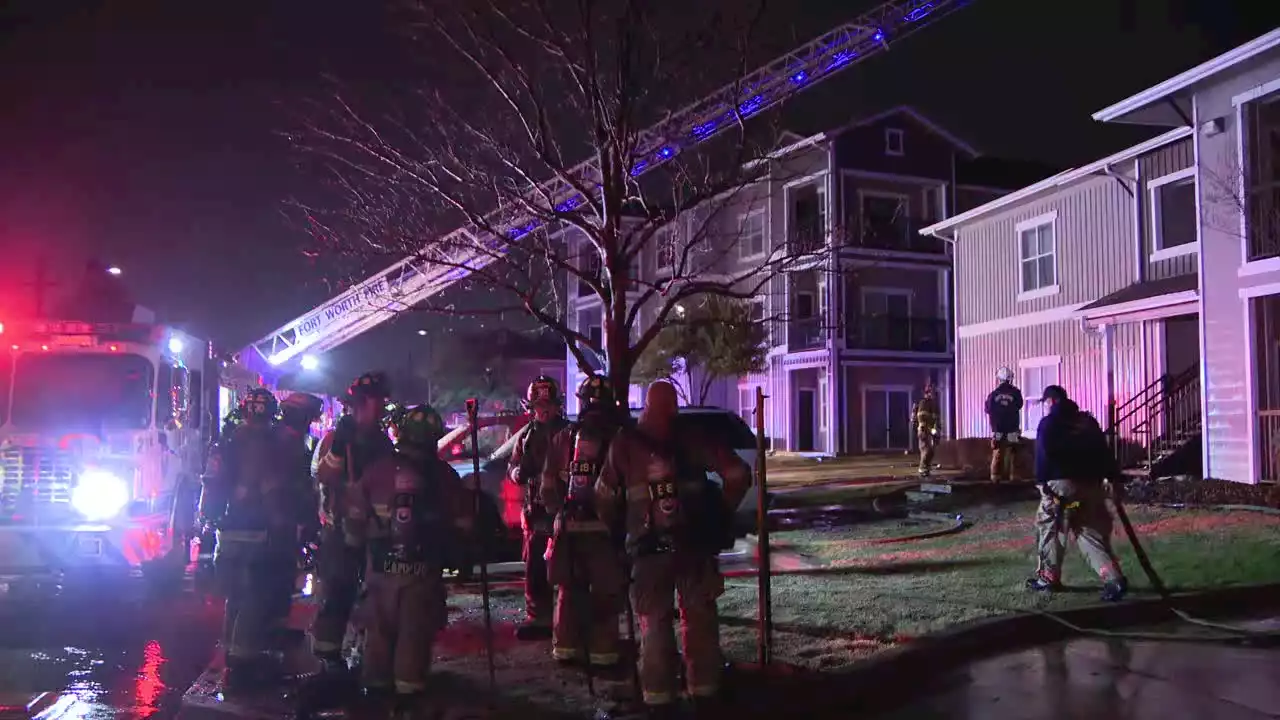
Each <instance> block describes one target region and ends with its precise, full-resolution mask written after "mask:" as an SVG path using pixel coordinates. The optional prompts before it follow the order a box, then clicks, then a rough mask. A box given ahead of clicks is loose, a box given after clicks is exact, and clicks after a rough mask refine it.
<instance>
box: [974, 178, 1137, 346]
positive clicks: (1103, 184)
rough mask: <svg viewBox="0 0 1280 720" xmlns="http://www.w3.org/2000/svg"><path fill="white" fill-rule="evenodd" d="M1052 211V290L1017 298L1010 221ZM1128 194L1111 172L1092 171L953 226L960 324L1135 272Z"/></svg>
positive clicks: (1083, 298) (1089, 290)
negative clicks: (1057, 189) (1041, 196)
mask: <svg viewBox="0 0 1280 720" xmlns="http://www.w3.org/2000/svg"><path fill="white" fill-rule="evenodd" d="M1052 211H1056V212H1057V214H1058V216H1057V219H1056V221H1055V227H1054V236H1055V248H1056V254H1057V273H1058V288H1059V292H1058V293H1056V294H1054V295H1049V296H1047V297H1039V298H1034V299H1030V300H1023V301H1019V300H1018V299H1017V295H1018V292H1019V289H1020V288H1021V267H1020V253H1019V241H1018V236H1017V234H1016V232H1015V226H1016V225H1017V224H1018V223H1020V222H1022V221H1024V220H1029V219H1032V218H1035V217H1038V216H1041V215H1044V214H1045V213H1049V212H1052ZM1134 242H1135V240H1134V239H1133V201H1132V199H1131V198H1130V196H1129V194H1128V193H1127V192H1126V191H1125V189H1124V188H1123V187H1122V186H1121V185H1120V183H1119V182H1118V181H1117V180H1115V179H1114V178H1108V177H1099V178H1096V179H1092V180H1088V181H1086V182H1084V183H1082V184H1081V185H1077V186H1074V187H1071V188H1068V189H1066V190H1064V191H1062V193H1060V194H1058V195H1055V196H1052V197H1050V198H1047V199H1045V200H1042V201H1039V202H1035V203H1030V204H1028V205H1025V206H1022V207H1020V208H1018V209H1017V210H1013V211H1010V212H1006V213H1004V214H1001V215H997V216H995V217H993V218H991V219H989V220H986V221H983V222H978V223H975V224H973V225H971V226H969V227H966V228H963V229H961V230H960V232H959V238H958V242H957V244H956V254H957V257H956V282H957V283H958V292H959V299H958V307H957V308H956V321H957V323H958V324H959V325H960V326H964V325H972V324H974V323H980V322H986V321H989V320H996V319H1000V318H1006V317H1010V316H1013V315H1021V314H1024V313H1030V312H1037V311H1040V310H1047V309H1051V308H1055V307H1059V306H1062V305H1072V304H1079V303H1085V302H1091V301H1093V300H1096V299H1098V298H1100V297H1102V296H1104V295H1106V294H1108V293H1111V292H1114V291H1116V290H1119V289H1121V288H1123V287H1125V286H1126V285H1129V284H1130V283H1132V282H1133V281H1134V279H1135V277H1136V268H1135V266H1134V263H1135V262H1136V258H1135V257H1134V256H1135V252H1134Z"/></svg>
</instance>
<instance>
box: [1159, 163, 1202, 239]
mask: <svg viewBox="0 0 1280 720" xmlns="http://www.w3.org/2000/svg"><path fill="white" fill-rule="evenodd" d="M1148 188H1149V190H1150V192H1151V231H1152V239H1153V240H1154V241H1155V242H1154V244H1153V245H1152V250H1153V253H1154V254H1155V255H1157V256H1159V255H1164V256H1172V255H1181V254H1184V253H1188V252H1194V251H1195V242H1196V225H1198V222H1197V217H1196V176H1195V168H1188V169H1186V170H1182V171H1180V172H1176V173H1173V174H1172V175H1166V176H1165V177H1161V178H1156V179H1155V180H1152V181H1151V183H1150V185H1148ZM1175 248H1177V250H1175ZM1170 251H1172V252H1170Z"/></svg>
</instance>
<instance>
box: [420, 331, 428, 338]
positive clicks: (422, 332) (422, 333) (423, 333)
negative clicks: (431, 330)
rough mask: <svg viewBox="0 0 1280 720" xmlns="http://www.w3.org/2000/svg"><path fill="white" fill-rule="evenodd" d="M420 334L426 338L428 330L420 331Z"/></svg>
mask: <svg viewBox="0 0 1280 720" xmlns="http://www.w3.org/2000/svg"><path fill="white" fill-rule="evenodd" d="M418 334H419V335H421V336H423V337H426V335H427V331H426V330H419V331H418Z"/></svg>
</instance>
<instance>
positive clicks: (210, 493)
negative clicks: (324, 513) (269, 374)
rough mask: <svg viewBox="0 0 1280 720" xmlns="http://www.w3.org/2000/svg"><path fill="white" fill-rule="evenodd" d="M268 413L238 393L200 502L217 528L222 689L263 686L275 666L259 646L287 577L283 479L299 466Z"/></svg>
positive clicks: (256, 397) (288, 524) (289, 516)
mask: <svg viewBox="0 0 1280 720" xmlns="http://www.w3.org/2000/svg"><path fill="white" fill-rule="evenodd" d="M276 407H277V406H276V399H275V396H273V395H272V394H271V392H270V391H268V390H265V389H262V388H258V389H254V390H251V391H249V392H248V393H247V394H246V395H245V398H244V401H243V404H242V415H243V418H244V421H243V423H242V424H241V425H239V426H238V427H237V428H236V429H235V430H234V431H233V434H232V435H231V437H230V438H228V439H227V442H226V444H225V447H223V448H222V449H221V452H220V453H219V457H218V458H217V461H216V462H215V467H214V468H213V470H214V474H213V476H212V477H210V478H209V479H208V481H207V482H206V484H205V492H204V493H203V494H202V497H201V502H200V514H201V516H202V518H203V519H204V521H205V522H207V523H210V524H212V525H214V526H216V527H217V550H216V551H215V555H214V573H215V575H216V578H217V581H218V583H219V585H220V586H221V587H222V590H223V593H224V595H225V596H226V609H225V614H224V618H223V620H224V621H223V638H224V640H225V641H226V667H227V677H226V684H227V687H228V689H229V690H244V689H253V688H257V687H260V686H261V685H263V684H265V683H267V682H269V681H270V679H271V676H272V674H273V671H274V669H275V668H274V667H273V663H272V660H271V658H270V656H269V655H268V654H267V650H268V648H267V647H266V645H265V641H266V639H267V637H268V635H269V631H270V629H271V624H272V621H273V620H274V618H275V615H276V613H277V612H278V608H279V600H278V593H279V588H280V585H281V583H280V578H281V577H293V569H294V562H295V561H294V555H293V552H292V551H293V550H294V548H295V543H296V539H297V533H298V517H299V507H298V501H299V499H298V496H297V494H296V492H294V488H291V487H290V485H291V481H290V477H296V475H291V473H297V472H298V470H299V468H297V467H296V464H291V463H290V462H289V461H290V458H291V455H290V453H288V452H287V449H286V448H285V446H284V445H283V444H282V443H281V442H280V436H279V435H278V433H277V432H276V431H275V428H274V427H273V424H272V423H273V419H274V417H275V413H276ZM295 459H296V458H295ZM303 467H305V466H303ZM303 477H305V473H304V474H303Z"/></svg>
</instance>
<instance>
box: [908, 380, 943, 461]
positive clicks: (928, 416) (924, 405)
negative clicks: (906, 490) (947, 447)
mask: <svg viewBox="0 0 1280 720" xmlns="http://www.w3.org/2000/svg"><path fill="white" fill-rule="evenodd" d="M911 421H912V422H913V423H914V424H915V426H916V442H917V443H918V445H919V449H920V474H921V475H923V476H928V475H929V473H930V472H932V471H933V453H934V451H935V450H936V449H937V447H938V430H939V425H940V423H941V421H942V414H941V413H940V412H939V411H938V401H937V399H936V398H935V397H934V390H933V383H927V384H926V385H925V386H924V397H922V398H920V399H919V400H918V401H916V405H915V407H913V408H912V409H911Z"/></svg>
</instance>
